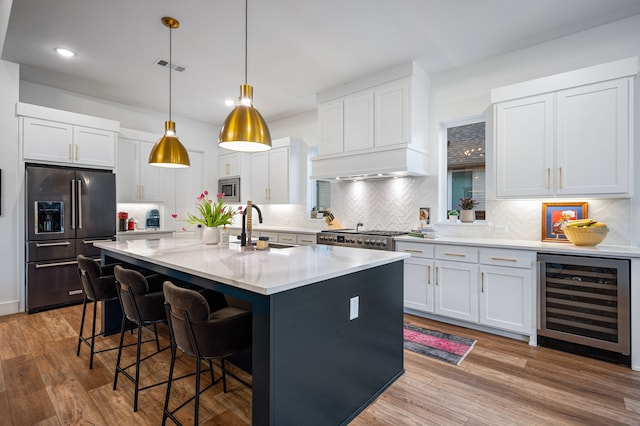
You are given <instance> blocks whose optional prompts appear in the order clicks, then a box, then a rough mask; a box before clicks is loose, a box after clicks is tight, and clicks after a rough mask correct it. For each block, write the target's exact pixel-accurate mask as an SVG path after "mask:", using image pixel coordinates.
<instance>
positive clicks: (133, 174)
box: [116, 138, 140, 203]
mask: <svg viewBox="0 0 640 426" xmlns="http://www.w3.org/2000/svg"><path fill="white" fill-rule="evenodd" d="M116 158H117V163H116V194H117V199H118V202H119V203H130V202H134V201H138V191H139V185H138V177H139V175H140V171H139V166H140V152H139V145H138V142H137V141H133V140H130V139H123V138H119V139H118V153H117V157H116Z"/></svg>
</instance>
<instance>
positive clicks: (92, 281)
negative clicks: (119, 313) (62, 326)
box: [76, 254, 118, 368]
mask: <svg viewBox="0 0 640 426" xmlns="http://www.w3.org/2000/svg"><path fill="white" fill-rule="evenodd" d="M114 267H115V265H107V266H100V263H98V262H97V261H96V260H94V259H91V258H89V257H85V256H83V255H81V254H80V255H78V274H79V275H80V280H81V281H82V289H83V292H84V301H83V304H82V320H81V321H80V332H79V333H78V349H77V351H76V356H80V346H81V345H82V343H84V344H85V345H87V346H89V351H90V355H89V368H93V355H94V354H96V353H100V352H105V351H112V350H114V349H118V347H117V346H114V347H110V348H106V349H101V350H98V351H96V350H95V340H96V337H99V336H102V335H103V334H104V332H100V333H98V334H96V308H97V304H98V302H107V301H111V300H115V299H117V298H118V290H117V289H116V277H115V276H114V275H113V268H114ZM88 302H93V323H92V326H91V335H90V336H88V337H85V336H84V320H85V318H86V314H87V303H88Z"/></svg>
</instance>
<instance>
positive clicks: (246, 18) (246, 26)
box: [244, 0, 249, 84]
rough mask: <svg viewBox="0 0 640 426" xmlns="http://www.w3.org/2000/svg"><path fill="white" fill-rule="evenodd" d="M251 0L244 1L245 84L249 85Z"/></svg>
mask: <svg viewBox="0 0 640 426" xmlns="http://www.w3.org/2000/svg"><path fill="white" fill-rule="evenodd" d="M248 39H249V0H244V84H247V61H248V60H247V57H248V55H247V51H248V50H249V47H248V46H249V44H248V41H247V40H248Z"/></svg>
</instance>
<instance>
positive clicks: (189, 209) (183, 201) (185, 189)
mask: <svg viewBox="0 0 640 426" xmlns="http://www.w3.org/2000/svg"><path fill="white" fill-rule="evenodd" d="M187 152H188V153H189V162H190V163H191V165H190V166H189V167H187V168H182V169H170V172H171V173H173V174H174V179H173V182H175V187H174V188H173V191H172V192H173V200H174V201H173V206H174V209H173V213H175V214H177V215H178V217H180V218H185V217H187V214H188V213H193V214H196V213H197V211H196V207H195V205H196V202H197V200H196V197H197V196H198V195H199V194H201V193H202V192H203V191H205V190H207V191H209V199H211V200H215V198H216V193H217V191H216V189H212V188H208V187H206V182H207V180H208V179H207V174H206V168H205V167H204V164H205V154H204V152H202V151H195V150H191V149H187Z"/></svg>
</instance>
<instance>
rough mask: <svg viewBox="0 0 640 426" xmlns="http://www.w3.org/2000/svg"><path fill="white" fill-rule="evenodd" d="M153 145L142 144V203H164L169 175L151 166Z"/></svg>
mask: <svg viewBox="0 0 640 426" xmlns="http://www.w3.org/2000/svg"><path fill="white" fill-rule="evenodd" d="M153 145H154V144H153V143H150V142H140V159H139V161H140V182H139V191H138V199H139V200H141V201H159V202H162V201H164V174H165V173H167V169H165V168H163V167H158V166H150V165H149V154H150V153H151V150H152V149H153ZM189 158H191V153H189ZM176 174H177V173H176ZM185 190H186V189H185ZM196 191H197V190H196ZM200 191H201V190H200ZM193 194H195V192H193ZM194 196H195V195H194Z"/></svg>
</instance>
